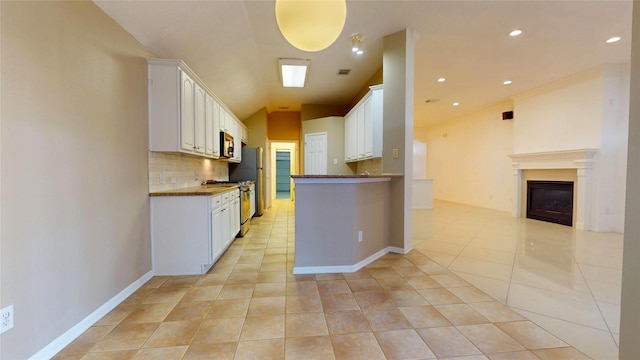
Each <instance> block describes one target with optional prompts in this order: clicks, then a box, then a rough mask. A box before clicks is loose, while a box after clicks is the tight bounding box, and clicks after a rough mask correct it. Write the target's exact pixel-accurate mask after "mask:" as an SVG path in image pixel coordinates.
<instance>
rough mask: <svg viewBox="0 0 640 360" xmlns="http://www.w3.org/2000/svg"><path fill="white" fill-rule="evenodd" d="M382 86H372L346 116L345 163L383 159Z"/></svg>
mask: <svg viewBox="0 0 640 360" xmlns="http://www.w3.org/2000/svg"><path fill="white" fill-rule="evenodd" d="M382 101H383V90H382V85H376V86H371V90H370V91H369V93H367V95H365V96H364V97H363V98H362V99H361V100H360V101H359V102H358V103H357V104H356V105H355V106H354V107H353V108H352V109H351V110H350V111H349V113H347V115H346V116H345V130H344V133H345V162H354V161H361V160H366V159H372V158H379V157H382V121H383V119H382V117H383V104H382Z"/></svg>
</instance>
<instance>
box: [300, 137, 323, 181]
mask: <svg viewBox="0 0 640 360" xmlns="http://www.w3.org/2000/svg"><path fill="white" fill-rule="evenodd" d="M304 173H305V175H327V133H326V132H319V133H310V134H305V135H304Z"/></svg>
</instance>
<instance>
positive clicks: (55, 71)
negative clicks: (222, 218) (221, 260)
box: [0, 1, 152, 359]
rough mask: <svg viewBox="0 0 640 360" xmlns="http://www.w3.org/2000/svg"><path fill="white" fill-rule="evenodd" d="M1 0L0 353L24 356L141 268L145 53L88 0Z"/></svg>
mask: <svg viewBox="0 0 640 360" xmlns="http://www.w3.org/2000/svg"><path fill="white" fill-rule="evenodd" d="M0 6H1V7H2V18H1V23H2V44H1V46H2V69H1V71H2V88H3V90H5V91H3V92H2V104H3V107H2V124H1V125H2V139H1V144H2V153H1V161H0V165H1V169H2V171H1V174H2V179H1V182H2V198H1V204H2V212H1V213H2V219H1V222H2V225H3V226H2V259H1V265H0V266H1V269H2V271H1V275H2V278H1V283H2V294H1V298H0V302H1V306H2V307H4V306H7V305H10V304H13V306H14V313H15V316H14V328H13V329H12V330H9V331H8V332H6V333H4V334H2V339H1V340H0V341H1V343H2V353H1V354H0V358H2V359H26V358H28V357H30V356H31V355H33V354H34V353H36V352H38V351H39V350H41V349H42V348H43V347H45V346H46V345H47V344H49V343H50V342H52V341H53V340H54V339H56V338H57V337H58V336H60V335H61V334H63V333H64V332H65V331H67V330H69V329H70V328H71V327H73V326H74V325H76V324H77V323H78V322H80V321H81V320H82V319H83V318H85V317H86V316H87V315H89V314H91V313H92V312H93V311H95V310H96V309H97V308H98V307H100V306H101V305H103V304H104V303H105V302H107V301H108V300H109V299H111V298H112V297H114V296H115V295H116V294H118V293H119V292H120V291H122V290H123V289H124V288H126V287H127V286H128V285H130V284H132V283H133V282H135V281H136V280H137V279H139V278H140V277H142V276H143V275H145V274H146V273H148V272H149V271H150V270H151V254H150V252H151V244H150V235H149V202H148V167H147V147H148V145H147V87H146V81H147V80H146V63H145V60H144V57H148V56H152V54H150V53H149V52H148V51H147V50H145V49H144V48H143V47H142V46H141V45H140V44H139V43H138V42H137V41H135V40H134V39H133V38H132V37H131V36H130V35H129V34H128V33H126V32H125V31H124V30H123V29H122V28H120V26H118V25H117V24H116V23H115V22H114V21H113V20H111V19H110V18H109V17H108V16H106V15H105V14H104V13H103V12H102V11H101V10H100V9H98V8H97V7H96V6H95V5H94V4H93V3H91V2H87V1H82V2H27V1H21V2H8V1H2V2H1V5H0ZM6 89H11V91H6Z"/></svg>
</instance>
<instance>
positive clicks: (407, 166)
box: [382, 29, 415, 251]
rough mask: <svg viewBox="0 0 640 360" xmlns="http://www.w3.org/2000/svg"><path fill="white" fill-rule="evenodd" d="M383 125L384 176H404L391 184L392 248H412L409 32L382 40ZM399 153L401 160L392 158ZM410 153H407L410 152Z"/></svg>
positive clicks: (412, 40)
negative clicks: (389, 174)
mask: <svg viewBox="0 0 640 360" xmlns="http://www.w3.org/2000/svg"><path fill="white" fill-rule="evenodd" d="M383 48H384V52H383V54H384V55H383V61H382V63H383V67H384V74H383V75H384V81H383V83H384V110H383V112H384V115H383V118H384V124H383V134H384V135H383V140H382V149H383V152H382V172H383V173H397V174H403V175H404V176H403V177H401V178H393V179H392V180H391V214H393V217H392V219H391V223H390V227H391V234H393V235H394V237H393V238H392V239H391V246H395V247H397V248H400V249H404V250H405V251H408V250H410V249H411V248H412V247H413V246H412V237H411V231H412V230H411V204H412V200H411V190H412V178H413V176H412V170H413V71H414V65H413V62H414V49H415V34H414V33H413V32H412V31H411V30H408V29H405V30H402V31H399V32H397V33H394V34H391V35H387V36H385V37H384V38H383ZM393 149H398V152H399V156H398V158H396V159H394V158H393V156H392V155H393V152H392V151H393ZM407 149H408V150H407Z"/></svg>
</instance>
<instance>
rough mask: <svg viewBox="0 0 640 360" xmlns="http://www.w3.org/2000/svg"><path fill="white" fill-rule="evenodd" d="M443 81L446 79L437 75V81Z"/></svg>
mask: <svg viewBox="0 0 640 360" xmlns="http://www.w3.org/2000/svg"><path fill="white" fill-rule="evenodd" d="M445 81H447V79H445V78H443V77H439V78H438V82H445Z"/></svg>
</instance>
